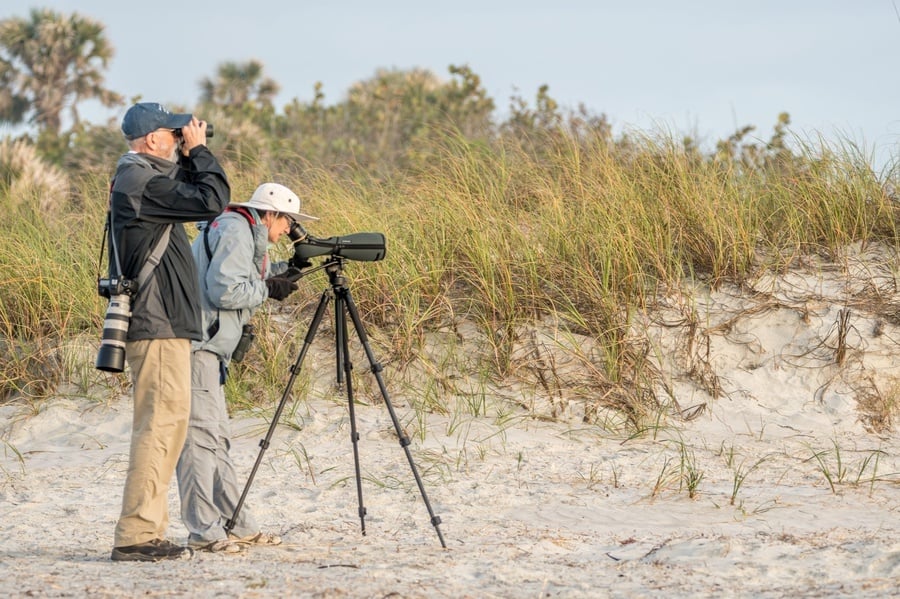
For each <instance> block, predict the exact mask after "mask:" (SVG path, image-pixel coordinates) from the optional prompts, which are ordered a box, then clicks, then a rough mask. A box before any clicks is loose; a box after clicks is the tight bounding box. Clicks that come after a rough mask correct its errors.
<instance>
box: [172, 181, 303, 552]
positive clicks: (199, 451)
mask: <svg viewBox="0 0 900 599" xmlns="http://www.w3.org/2000/svg"><path fill="white" fill-rule="evenodd" d="M300 210H301V202H300V198H299V197H297V194H295V193H294V192H293V191H291V190H290V189H288V188H287V187H285V186H284V185H280V184H278V183H263V184H262V185H260V186H259V187H257V188H256V191H254V192H253V195H252V196H251V198H250V200H249V201H247V202H243V203H240V204H231V205H229V206H228V207H227V208H226V209H225V212H223V213H222V214H221V215H220V216H219V217H217V218H216V219H215V220H213V221H212V222H210V223H208V225H206V226H205V227H203V230H202V232H201V233H200V235H198V236H197V238H196V239H195V240H194V243H193V245H192V248H191V251H192V253H193V256H194V262H195V263H196V266H197V272H198V275H199V279H200V296H201V308H202V315H203V339H202V341H199V342H194V343H193V345H192V348H191V349H192V354H191V379H192V380H191V416H190V421H189V424H188V434H187V440H186V441H185V444H184V449H183V450H182V452H181V456H180V458H179V460H178V466H177V468H176V473H177V477H178V492H179V494H180V496H181V517H182V520H183V522H184V524H185V526H186V527H187V529H188V532H189V536H188V544H189V545H190V546H191V547H193V548H194V549H198V550H201V551H204V550H205V551H214V552H225V553H239V552H241V551H243V548H244V547H245V546H246V545H252V544H256V545H277V544H279V543H281V539H280V538H279V537H278V536H276V535H274V534H270V533H264V532H261V531H260V529H259V526H258V525H257V523H256V522H255V519H254V518H253V516H252V514H251V512H250V510H248V509H247V508H246V507H245V506H242V509H241V512H240V514H239V518H238V521H237V522H235V523H233V528H231V530H230V534H228V533H227V532H226V530H225V525H226V524H227V522H228V520H229V519H230V518H231V516H232V515H233V514H234V509H235V507H236V506H237V502H238V500H239V499H240V488H239V487H238V485H237V477H236V475H235V472H234V466H233V464H232V461H231V457H230V456H229V452H228V450H229V447H230V446H231V440H230V431H229V428H230V427H229V422H228V411H227V409H226V405H225V393H224V388H223V385H224V384H225V378H226V376H227V373H228V365H229V363H230V361H231V359H232V356H233V354H234V352H235V349H236V348H237V347H238V344H239V342H241V341H242V333H245V332H246V331H247V328H248V327H249V321H250V318H251V316H252V315H253V313H254V312H255V311H256V309H257V308H258V307H259V306H260V305H261V304H262V303H263V302H264V301H265V300H266V299H267V298H271V299H275V300H278V301H281V300H283V299H285V298H286V297H287V296H288V295H290V294H291V293H293V291H294V290H296V289H297V283H296V282H294V280H292V278H291V277H289V276H286V274H288V264H287V263H286V262H277V263H274V264H272V263H270V260H269V255H268V247H269V244H270V243H276V242H277V241H278V240H279V239H280V238H281V237H282V236H283V235H284V234H285V233H287V232H288V231H289V230H290V227H291V225H292V224H293V222H294V221H298V220H315V217H312V216H309V215H306V214H303V213H302V212H301V211H300ZM244 338H245V339H252V337H249V336H248V335H246V334H245V335H244ZM234 357H235V358H238V356H234Z"/></svg>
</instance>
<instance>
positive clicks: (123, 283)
mask: <svg viewBox="0 0 900 599" xmlns="http://www.w3.org/2000/svg"><path fill="white" fill-rule="evenodd" d="M135 293H137V281H133V280H131V279H120V278H112V279H97V294H98V295H99V296H100V297H105V298H106V299H109V298H111V297H112V296H114V295H123V294H127V295H129V296H133V295H134V294H135Z"/></svg>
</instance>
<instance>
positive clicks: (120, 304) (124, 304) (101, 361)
mask: <svg viewBox="0 0 900 599" xmlns="http://www.w3.org/2000/svg"><path fill="white" fill-rule="evenodd" d="M130 320H131V296H129V295H127V294H124V293H123V294H120V295H113V296H112V297H110V298H109V306H107V308H106V319H105V320H104V321H103V337H102V339H101V340H100V351H98V352H97V362H96V363H95V364H94V366H95V367H96V368H97V370H102V371H104V372H122V371H123V370H125V339H126V337H128V325H129V321H130Z"/></svg>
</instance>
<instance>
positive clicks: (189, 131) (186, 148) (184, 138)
mask: <svg viewBox="0 0 900 599" xmlns="http://www.w3.org/2000/svg"><path fill="white" fill-rule="evenodd" d="M205 145H206V121H201V120H198V119H197V117H192V118H191V122H190V123H188V124H187V125H185V126H184V127H182V128H181V153H182V154H184V155H185V156H187V155H188V154H190V153H191V150H193V149H194V148H196V147H197V146H205Z"/></svg>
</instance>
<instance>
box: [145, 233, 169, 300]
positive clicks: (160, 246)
mask: <svg viewBox="0 0 900 599" xmlns="http://www.w3.org/2000/svg"><path fill="white" fill-rule="evenodd" d="M171 234H172V223H169V224H168V225H166V230H165V231H163V234H162V237H160V238H159V241H157V242H156V245H155V246H154V247H153V251H152V252H150V255H149V256H148V257H147V261H146V262H144V266H143V267H142V268H141V271H140V272H139V273H138V276H137V284H138V291H140V290H141V288H142V287H143V286H144V283H146V282H147V279H149V278H150V274H151V273H152V272H153V269H154V268H156V266H157V265H158V264H159V261H160V260H162V255H163V254H164V253H165V251H166V248H167V247H168V245H169V236H170V235H171Z"/></svg>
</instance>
